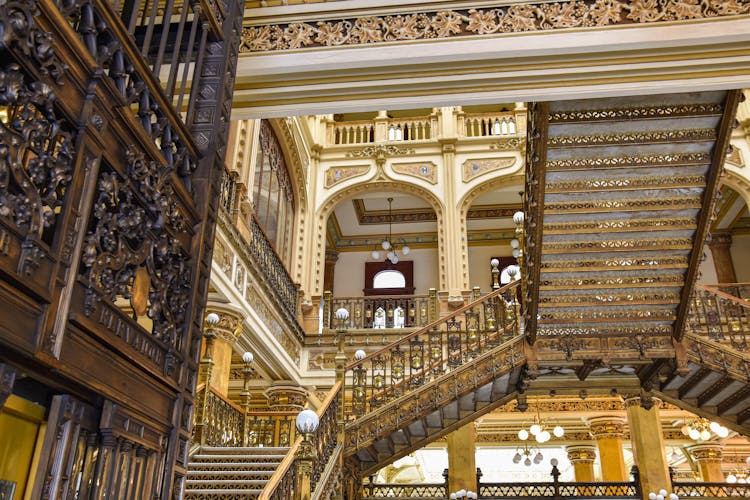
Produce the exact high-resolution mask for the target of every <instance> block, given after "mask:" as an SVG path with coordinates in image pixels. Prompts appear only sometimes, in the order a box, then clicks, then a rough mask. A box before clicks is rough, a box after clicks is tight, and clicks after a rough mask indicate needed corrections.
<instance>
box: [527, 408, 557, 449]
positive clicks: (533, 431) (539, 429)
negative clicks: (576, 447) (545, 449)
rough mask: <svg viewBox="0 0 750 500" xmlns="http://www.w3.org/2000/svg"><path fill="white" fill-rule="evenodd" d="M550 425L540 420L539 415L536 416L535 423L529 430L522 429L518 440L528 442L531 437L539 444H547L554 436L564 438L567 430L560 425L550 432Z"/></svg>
mask: <svg viewBox="0 0 750 500" xmlns="http://www.w3.org/2000/svg"><path fill="white" fill-rule="evenodd" d="M548 428H549V424H548V423H547V420H546V419H543V418H540V417H539V413H537V414H536V415H535V416H534V421H533V422H532V424H531V425H530V426H529V429H528V430H526V429H521V430H519V431H518V439H520V440H521V441H526V440H528V439H529V437H530V436H533V437H534V439H535V440H536V442H537V443H539V444H542V443H546V442H547V441H549V440H550V439H552V436H555V437H563V436H564V435H565V429H563V428H562V426H560V425H555V426H554V427H553V428H552V432H550V431H549V430H548Z"/></svg>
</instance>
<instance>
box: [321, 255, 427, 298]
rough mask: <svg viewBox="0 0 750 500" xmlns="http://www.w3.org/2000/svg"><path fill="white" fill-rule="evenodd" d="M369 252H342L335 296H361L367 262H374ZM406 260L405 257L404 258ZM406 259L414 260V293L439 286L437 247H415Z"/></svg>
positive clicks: (334, 281) (425, 293) (338, 266)
mask: <svg viewBox="0 0 750 500" xmlns="http://www.w3.org/2000/svg"><path fill="white" fill-rule="evenodd" d="M370 253H371V251H368V252H341V253H340V254H339V260H338V262H336V271H335V274H334V278H333V295H334V296H335V297H359V296H362V295H363V292H362V289H363V288H364V287H365V262H374V261H373V259H372V257H371V256H370ZM402 260H404V259H402ZM405 260H412V261H414V287H415V290H414V293H415V294H417V295H427V292H428V291H429V289H430V288H437V286H438V251H437V248H415V249H412V251H411V252H410V253H409V258H408V259H405Z"/></svg>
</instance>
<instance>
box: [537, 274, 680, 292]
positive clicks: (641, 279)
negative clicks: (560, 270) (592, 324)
mask: <svg viewBox="0 0 750 500" xmlns="http://www.w3.org/2000/svg"><path fill="white" fill-rule="evenodd" d="M683 280H684V279H683V277H682V275H679V274H656V275H649V276H618V277H615V278H604V277H598V276H597V277H594V278H559V279H544V280H542V281H541V283H540V290H554V289H557V288H563V289H570V288H571V287H575V288H604V287H630V286H637V287H644V286H682V284H683Z"/></svg>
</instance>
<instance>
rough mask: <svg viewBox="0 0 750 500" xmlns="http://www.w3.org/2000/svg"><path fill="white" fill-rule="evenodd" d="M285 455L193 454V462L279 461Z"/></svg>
mask: <svg viewBox="0 0 750 500" xmlns="http://www.w3.org/2000/svg"><path fill="white" fill-rule="evenodd" d="M284 456H285V455H194V456H193V457H192V461H193V462H218V461H224V462H255V461H260V462H271V461H274V460H275V461H277V462H281V461H282V460H283V459H284Z"/></svg>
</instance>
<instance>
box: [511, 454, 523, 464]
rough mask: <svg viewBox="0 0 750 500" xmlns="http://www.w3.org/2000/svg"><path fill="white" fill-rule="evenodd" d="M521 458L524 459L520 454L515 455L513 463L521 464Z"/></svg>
mask: <svg viewBox="0 0 750 500" xmlns="http://www.w3.org/2000/svg"><path fill="white" fill-rule="evenodd" d="M521 458H522V457H521V454H520V453H518V452H516V454H515V455H513V463H514V464H517V463H518V462H520V461H521Z"/></svg>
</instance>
